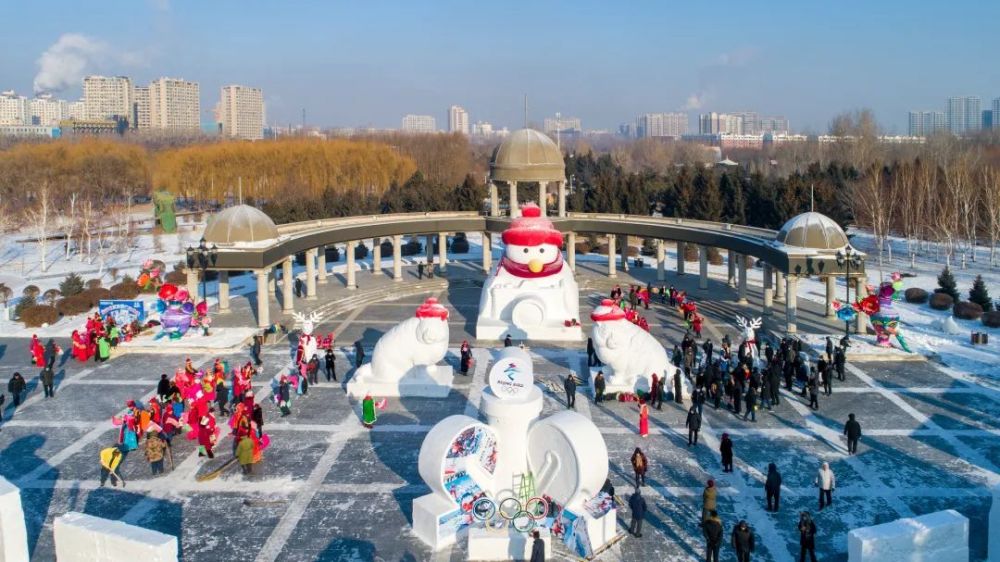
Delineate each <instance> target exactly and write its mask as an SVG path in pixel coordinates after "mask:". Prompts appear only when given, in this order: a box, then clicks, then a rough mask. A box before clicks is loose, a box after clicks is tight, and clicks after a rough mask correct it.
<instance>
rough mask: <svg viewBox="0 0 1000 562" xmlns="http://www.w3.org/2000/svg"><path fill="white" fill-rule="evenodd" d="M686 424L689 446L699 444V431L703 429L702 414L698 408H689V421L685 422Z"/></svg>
mask: <svg viewBox="0 0 1000 562" xmlns="http://www.w3.org/2000/svg"><path fill="white" fill-rule="evenodd" d="M684 426H685V427H687V430H688V447H690V446H691V445H697V444H698V432H699V431H701V414H699V413H698V409H697V408H695V407H694V406H691V409H690V410H688V415H687V421H685V422H684Z"/></svg>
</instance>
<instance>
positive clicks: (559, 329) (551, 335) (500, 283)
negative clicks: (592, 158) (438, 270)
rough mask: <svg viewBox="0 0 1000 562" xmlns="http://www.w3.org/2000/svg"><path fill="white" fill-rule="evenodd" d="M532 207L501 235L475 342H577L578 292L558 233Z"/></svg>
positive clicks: (580, 336) (579, 335)
mask: <svg viewBox="0 0 1000 562" xmlns="http://www.w3.org/2000/svg"><path fill="white" fill-rule="evenodd" d="M541 215H542V210H541V209H540V208H539V207H538V206H537V205H534V204H528V205H525V206H524V207H522V208H521V216H520V217H518V218H516V219H514V220H513V221H511V224H510V228H508V229H507V230H505V231H504V232H503V234H502V238H503V242H504V245H505V247H504V254H503V257H502V258H501V259H500V263H499V264H498V265H497V268H496V269H495V270H494V271H493V272H492V273H490V276H489V277H488V278H487V279H486V282H485V284H484V285H483V292H482V294H481V296H480V299H479V318H478V319H477V321H476V338H477V339H480V340H500V339H503V338H504V337H506V336H507V335H508V334H509V335H511V336H512V337H514V338H515V339H527V340H557V341H580V340H582V339H583V331H582V329H581V327H580V324H579V322H578V320H579V318H580V292H579V289H578V288H577V284H576V280H575V279H574V278H573V271H572V270H570V268H569V267H567V266H566V264H565V263H564V262H563V255H562V233H561V232H559V231H558V230H556V228H555V227H554V226H553V225H552V221H550V220H549V219H547V218H545V217H543V216H541Z"/></svg>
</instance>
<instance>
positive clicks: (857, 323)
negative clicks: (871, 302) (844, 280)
mask: <svg viewBox="0 0 1000 562" xmlns="http://www.w3.org/2000/svg"><path fill="white" fill-rule="evenodd" d="M867 285H868V278H867V277H866V276H863V275H862V276H858V277H855V278H854V294H855V295H857V296H856V297H855V299H863V298H865V297H867V296H868V288H867ZM867 327H868V315H867V314H864V313H862V312H859V313H858V316H857V317H856V318H855V319H854V333H855V334H864V333H865V332H866V331H867Z"/></svg>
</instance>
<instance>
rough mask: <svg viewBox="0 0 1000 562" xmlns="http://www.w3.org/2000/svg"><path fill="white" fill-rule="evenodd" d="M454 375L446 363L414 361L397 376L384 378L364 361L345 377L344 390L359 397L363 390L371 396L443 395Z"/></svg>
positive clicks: (446, 393) (434, 396)
mask: <svg viewBox="0 0 1000 562" xmlns="http://www.w3.org/2000/svg"><path fill="white" fill-rule="evenodd" d="M454 379H455V369H453V368H451V367H450V366H448V365H431V366H430V367H425V366H423V365H418V366H416V367H413V368H412V369H410V370H409V371H408V372H407V373H406V374H405V375H404V376H403V377H402V378H401V379H399V380H396V381H384V380H379V379H377V378H375V376H374V374H373V373H372V365H371V363H365V364H364V365H362V366H361V367H358V369H357V370H355V371H354V376H353V377H351V380H349V381H347V394H348V396H350V397H351V398H356V399H361V398H364V397H365V394H366V393H368V394H371V395H372V396H379V397H381V396H421V397H427V398H444V397H445V396H448V393H449V392H451V385H452V382H453V381H454Z"/></svg>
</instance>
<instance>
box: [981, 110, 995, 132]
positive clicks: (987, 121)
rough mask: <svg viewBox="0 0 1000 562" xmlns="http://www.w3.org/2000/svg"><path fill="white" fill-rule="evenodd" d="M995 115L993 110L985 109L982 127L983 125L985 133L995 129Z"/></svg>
mask: <svg viewBox="0 0 1000 562" xmlns="http://www.w3.org/2000/svg"><path fill="white" fill-rule="evenodd" d="M993 115H994V113H993V110H992V109H984V110H983V123H982V125H983V130H984V131H989V130H990V129H992V128H993Z"/></svg>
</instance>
